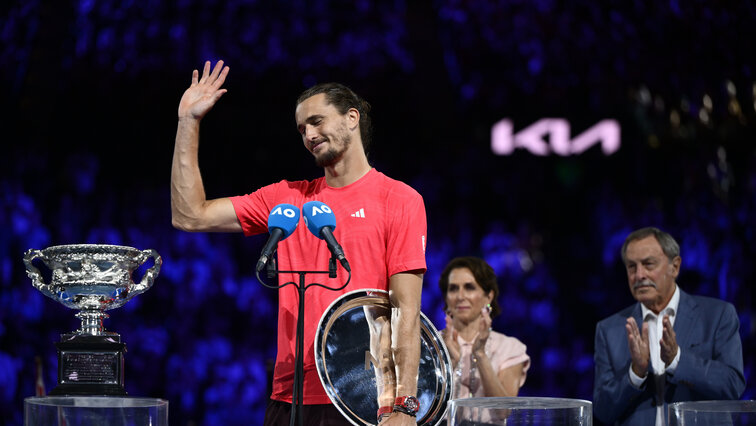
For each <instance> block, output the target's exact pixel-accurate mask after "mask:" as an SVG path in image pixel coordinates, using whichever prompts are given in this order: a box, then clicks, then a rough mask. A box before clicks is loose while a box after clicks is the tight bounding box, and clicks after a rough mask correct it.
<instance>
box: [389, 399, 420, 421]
mask: <svg viewBox="0 0 756 426" xmlns="http://www.w3.org/2000/svg"><path fill="white" fill-rule="evenodd" d="M418 411H420V401H418V400H417V398H416V397H415V396H413V395H406V396H397V397H396V400H395V401H394V407H393V412H394V413H401V414H406V415H408V416H411V417H416V416H417V412H418Z"/></svg>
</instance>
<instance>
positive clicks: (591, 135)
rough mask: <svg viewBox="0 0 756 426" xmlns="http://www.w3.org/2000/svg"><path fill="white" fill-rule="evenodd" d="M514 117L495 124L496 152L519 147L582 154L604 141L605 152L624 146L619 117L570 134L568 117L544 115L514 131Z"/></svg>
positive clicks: (493, 148) (493, 142)
mask: <svg viewBox="0 0 756 426" xmlns="http://www.w3.org/2000/svg"><path fill="white" fill-rule="evenodd" d="M513 130H514V125H513V124H512V121H511V120H509V119H507V118H505V119H502V120H500V121H499V122H498V123H496V124H494V125H493V127H492V128H491V151H493V153H494V154H496V155H511V154H512V152H514V150H515V149H517V148H522V149H526V150H528V151H530V152H531V153H532V154H535V155H540V156H544V155H549V154H556V155H561V156H568V155H574V154H580V153H582V152H584V151H585V150H587V149H588V148H590V147H592V146H593V145H601V151H602V152H603V153H604V155H611V154H613V153H615V152H617V150H618V149H619V147H620V125H619V123H618V122H617V121H616V120H609V119H607V120H601V121H599V122H598V123H596V124H595V125H593V127H591V128H589V129H588V130H586V131H584V132H583V133H581V134H579V135H577V136H575V137H574V138H571V137H570V122H569V121H567V120H565V119H564V118H542V119H540V120H538V121H536V122H535V123H533V124H531V125H530V126H528V127H526V128H524V129H522V130H520V131H519V132H517V133H513Z"/></svg>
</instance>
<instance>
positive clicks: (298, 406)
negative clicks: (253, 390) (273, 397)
mask: <svg viewBox="0 0 756 426" xmlns="http://www.w3.org/2000/svg"><path fill="white" fill-rule="evenodd" d="M337 263H339V262H338V261H337V260H336V258H335V257H333V256H331V259H330V260H329V261H328V270H327V271H279V270H278V266H277V265H276V261H275V259H274V258H273V256H271V257H270V259H268V262H267V265H266V266H267V268H266V269H267V276H268V278H275V277H276V276H277V275H278V274H280V273H287V274H298V275H299V284H297V283H295V282H294V281H289V282H287V283H283V284H281V285H270V284H267V283H266V282H265V281H264V280H262V279H261V278H260V271H257V272H255V275H256V276H257V280H258V281H260V283H261V284H262V285H264V286H265V287H268V288H271V289H281V288H283V287H286V286H287V285H293V286H295V287H296V288H297V292H298V293H299V310H298V311H299V312H298V314H297V344H296V367H295V369H294V386H293V390H292V397H291V417H290V418H289V426H295V425H299V426H302V424H303V423H302V421H303V418H302V409H303V406H304V404H303V394H302V392H303V388H304V355H303V354H304V303H305V291H306V290H307V289H308V288H310V287H313V286H318V287H323V288H325V289H326V290H331V291H339V290H342V289H343V288H344V287H346V286H347V284H349V281H351V280H352V271H347V272H349V277H348V278H347V281H346V282H345V283H344V284H343V285H342V286H341V287H328V286H327V285H325V284H320V283H310V284H307V285H305V275H306V274H328V276H329V278H336V268H337V266H336V264H337Z"/></svg>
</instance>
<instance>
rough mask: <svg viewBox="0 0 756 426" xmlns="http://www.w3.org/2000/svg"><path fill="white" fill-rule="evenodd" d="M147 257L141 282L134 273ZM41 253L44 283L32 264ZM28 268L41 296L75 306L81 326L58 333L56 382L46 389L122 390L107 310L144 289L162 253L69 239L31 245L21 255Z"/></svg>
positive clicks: (120, 347) (117, 340)
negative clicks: (45, 273) (65, 242)
mask: <svg viewBox="0 0 756 426" xmlns="http://www.w3.org/2000/svg"><path fill="white" fill-rule="evenodd" d="M150 258H152V259H154V265H153V266H152V267H150V268H149V269H148V270H147V271H146V272H145V273H144V276H143V277H142V279H141V281H140V282H139V283H135V282H134V281H133V279H132V274H133V273H134V271H136V270H137V269H138V268H139V267H140V266H142V265H144V263H145V262H147V260H149V259H150ZM36 259H39V260H40V261H41V262H42V263H43V264H44V265H45V266H46V267H47V268H48V269H50V271H52V275H51V277H50V282H49V283H45V281H44V277H43V274H42V273H41V272H40V270H39V269H38V268H37V267H36V266H35V265H34V264H33V262H34V261H35V260H36ZM24 264H25V265H26V273H27V275H28V276H29V278H31V280H32V284H33V285H34V287H35V288H36V289H37V290H39V291H41V292H42V293H43V294H44V295H45V296H48V297H50V298H51V299H54V300H56V301H58V302H59V303H62V304H63V305H65V306H67V307H69V308H71V309H76V310H79V312H78V313H77V314H76V316H77V317H78V318H79V319H81V327H80V328H79V329H78V330H76V331H73V332H70V333H66V334H62V335H61V341H60V342H57V343H56V344H55V346H56V347H57V349H58V386H57V387H55V388H54V389H53V390H52V391H51V392H50V395H126V390H125V389H124V387H123V377H124V374H123V353H124V352H126V345H125V344H124V343H123V342H121V336H120V335H119V334H118V333H115V332H112V331H106V330H105V328H104V327H103V320H104V319H105V318H108V317H109V315H108V314H106V313H105V311H107V310H110V309H115V308H118V307H120V306H122V305H123V304H124V303H126V302H128V301H129V300H130V299H131V298H132V297H134V296H136V295H137V294H140V293H143V292H145V291H147V289H149V288H150V287H151V286H152V283H153V282H154V280H155V277H157V275H158V273H159V272H160V266H161V264H162V259H161V258H160V255H158V253H157V252H156V251H155V250H138V249H135V248H133V247H125V246H115V245H104V244H71V245H62V246H53V247H48V248H46V249H44V250H35V249H30V250H28V251H27V252H26V253H25V255H24Z"/></svg>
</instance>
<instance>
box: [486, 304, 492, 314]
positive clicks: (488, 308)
mask: <svg viewBox="0 0 756 426" xmlns="http://www.w3.org/2000/svg"><path fill="white" fill-rule="evenodd" d="M486 310H487V311H488V313H489V314H490V313H491V304H490V303H488V304H486Z"/></svg>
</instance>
